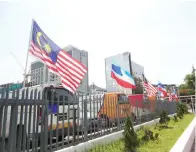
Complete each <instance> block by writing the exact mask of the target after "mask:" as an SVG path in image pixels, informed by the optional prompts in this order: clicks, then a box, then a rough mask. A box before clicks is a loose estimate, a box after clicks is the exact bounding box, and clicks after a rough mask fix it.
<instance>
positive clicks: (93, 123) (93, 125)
mask: <svg viewBox="0 0 196 152" xmlns="http://www.w3.org/2000/svg"><path fill="white" fill-rule="evenodd" d="M92 98H93V122H92V120H90V121H91V122H90V125H91V126H92V128H93V135H94V136H95V132H96V130H95V99H96V98H95V95H93V97H92Z"/></svg>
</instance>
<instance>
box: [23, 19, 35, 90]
mask: <svg viewBox="0 0 196 152" xmlns="http://www.w3.org/2000/svg"><path fill="white" fill-rule="evenodd" d="M33 22H34V20H33V19H32V23H31V29H30V37H29V45H28V50H27V57H26V64H25V71H24V82H23V87H25V83H26V73H27V65H28V58H29V48H30V44H31V39H32V31H33Z"/></svg>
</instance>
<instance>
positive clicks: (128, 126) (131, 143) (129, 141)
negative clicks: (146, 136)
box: [123, 116, 139, 152]
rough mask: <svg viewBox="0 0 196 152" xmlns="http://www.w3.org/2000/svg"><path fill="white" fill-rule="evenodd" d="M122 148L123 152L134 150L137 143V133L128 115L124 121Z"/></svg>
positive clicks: (132, 151)
mask: <svg viewBox="0 0 196 152" xmlns="http://www.w3.org/2000/svg"><path fill="white" fill-rule="evenodd" d="M123 141H124V150H125V152H135V151H136V148H137V146H138V145H139V140H138V138H137V134H136V133H135V131H134V128H133V124H132V121H131V118H130V117H129V116H128V117H127V118H126V121H125V128H124V132H123Z"/></svg>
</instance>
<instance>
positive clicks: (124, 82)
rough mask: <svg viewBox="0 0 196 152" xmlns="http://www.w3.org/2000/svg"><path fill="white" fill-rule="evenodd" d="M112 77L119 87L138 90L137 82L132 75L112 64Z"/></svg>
mask: <svg viewBox="0 0 196 152" xmlns="http://www.w3.org/2000/svg"><path fill="white" fill-rule="evenodd" d="M111 77H112V78H113V79H115V80H116V82H117V83H118V85H120V86H121V87H124V88H136V85H135V81H134V79H133V77H132V76H131V74H130V73H129V72H127V71H125V70H123V69H122V68H121V67H120V66H118V65H115V64H112V71H111Z"/></svg>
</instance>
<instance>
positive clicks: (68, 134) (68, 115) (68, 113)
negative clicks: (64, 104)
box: [67, 102, 70, 146]
mask: <svg viewBox="0 0 196 152" xmlns="http://www.w3.org/2000/svg"><path fill="white" fill-rule="evenodd" d="M67 120H68V130H67V142H68V146H69V143H70V139H69V136H70V102H68V109H67Z"/></svg>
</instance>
